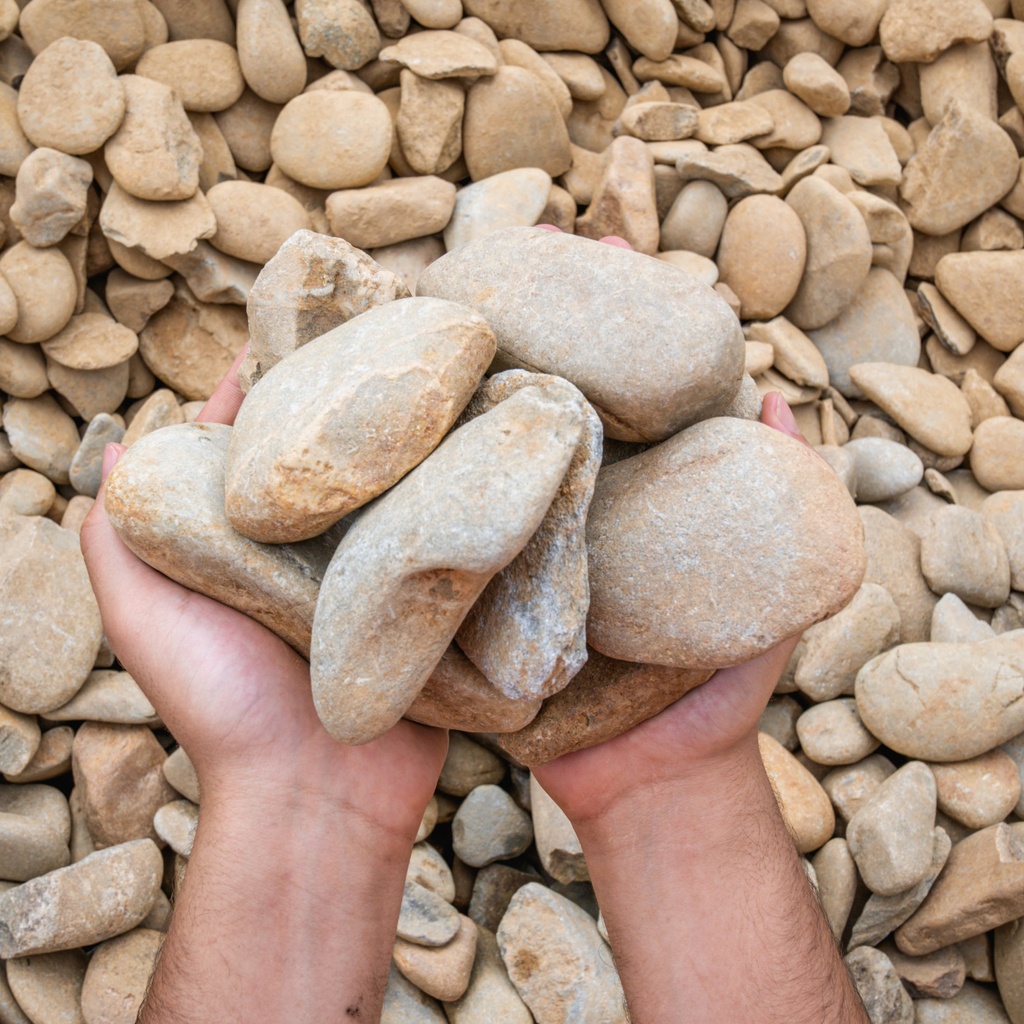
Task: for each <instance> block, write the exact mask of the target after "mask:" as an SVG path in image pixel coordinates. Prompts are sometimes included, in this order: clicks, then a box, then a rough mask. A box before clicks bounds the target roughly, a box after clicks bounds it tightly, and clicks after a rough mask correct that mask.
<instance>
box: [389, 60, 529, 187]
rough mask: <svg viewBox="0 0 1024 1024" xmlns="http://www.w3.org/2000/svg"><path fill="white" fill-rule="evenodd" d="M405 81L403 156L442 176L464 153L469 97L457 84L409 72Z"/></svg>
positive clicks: (422, 171)
mask: <svg viewBox="0 0 1024 1024" xmlns="http://www.w3.org/2000/svg"><path fill="white" fill-rule="evenodd" d="M522 45H523V46H525V45H526V44H525V43H524V44H522ZM526 48H527V49H529V47H526ZM538 59H539V58H538ZM545 66H546V65H545ZM401 81H402V92H401V103H400V105H399V108H398V118H397V120H396V122H395V129H396V131H397V133H398V143H399V144H400V145H401V148H402V155H403V156H404V157H405V159H406V160H407V161H408V162H409V166H410V167H411V168H412V169H413V170H414V171H416V172H418V173H419V174H439V173H440V172H441V171H445V170H447V169H448V168H449V167H451V165H452V164H453V163H455V161H456V160H457V159H458V158H459V156H460V155H461V153H462V119H463V114H464V112H465V108H466V93H465V91H464V90H463V88H462V87H461V86H460V85H459V84H458V83H457V82H450V81H448V82H445V81H441V82H437V81H431V80H430V79H428V78H421V77H420V76H419V75H417V74H416V73H415V72H413V71H409V70H408V69H407V68H403V69H402V77H401Z"/></svg>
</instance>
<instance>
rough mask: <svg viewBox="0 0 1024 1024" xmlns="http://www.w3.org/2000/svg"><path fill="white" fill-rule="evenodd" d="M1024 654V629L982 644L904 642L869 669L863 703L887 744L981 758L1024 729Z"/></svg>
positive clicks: (926, 753)
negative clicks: (967, 721) (966, 720)
mask: <svg viewBox="0 0 1024 1024" xmlns="http://www.w3.org/2000/svg"><path fill="white" fill-rule="evenodd" d="M1022 656H1024V633H1020V632H1014V633H1008V634H1005V635H1003V636H998V637H995V638H994V639H992V640H985V641H982V642H980V643H967V644H921V643H917V644H903V645H902V646H901V647H897V648H895V649H894V650H892V651H890V652H889V653H887V654H883V655H880V656H879V657H877V658H875V659H874V660H872V661H870V662H869V663H868V664H867V665H865V666H864V668H863V669H861V671H860V673H859V675H858V676H857V685H856V697H857V709H858V711H859V712H860V716H861V719H862V720H863V722H864V724H865V725H866V726H867V727H868V729H869V730H870V731H871V732H872V733H873V734H874V735H875V736H877V737H878V739H880V740H881V741H882V743H884V744H885V745H886V746H888V747H891V748H892V749H893V750H896V751H898V752H899V753H901V754H906V755H907V756H908V757H920V758H922V759H924V760H929V761H963V760H966V759H968V758H971V757H976V756H978V755H979V754H984V753H986V752H987V751H989V750H992V749H993V747H997V746H999V744H1000V743H1005V742H1006V741H1007V740H1009V739H1011V738H1012V737H1014V736H1016V735H1018V734H1019V733H1021V732H1024V701H1022V700H1021V699H1020V697H1021V693H1022V686H1024V677H1022V676H1021V671H1020V666H1021V658H1022ZM964 708H970V709H971V710H970V714H971V721H972V723H974V725H973V727H972V728H971V729H970V730H965V729H964V728H963V721H962V715H963V713H964V712H963V709H964Z"/></svg>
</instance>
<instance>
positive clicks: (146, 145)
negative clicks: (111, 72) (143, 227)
mask: <svg viewBox="0 0 1024 1024" xmlns="http://www.w3.org/2000/svg"><path fill="white" fill-rule="evenodd" d="M120 81H121V84H122V86H123V87H124V93H125V115H124V120H123V121H122V122H121V125H120V127H119V128H118V129H117V131H116V132H115V133H114V134H113V135H112V136H111V137H110V138H109V139H108V140H107V143H106V145H105V146H104V147H103V156H104V159H105V161H106V165H107V167H108V168H109V170H110V173H111V174H112V175H113V176H114V180H115V181H116V182H117V183H118V185H120V186H121V188H123V189H124V190H125V191H126V192H128V193H129V194H131V195H133V196H135V197H136V198H138V199H152V200H168V199H188V198H189V197H190V196H193V195H194V194H195V192H196V189H197V188H198V186H199V165H200V163H201V162H202V146H201V145H200V142H199V138H198V136H197V135H196V133H195V132H194V131H193V130H192V125H191V123H190V122H189V119H188V117H187V116H186V115H185V110H184V108H183V107H182V105H181V100H180V99H179V98H178V96H177V94H176V93H175V91H174V90H173V89H171V88H170V87H169V86H167V85H164V84H163V83H162V82H158V81H155V80H153V79H150V78H144V77H142V76H141V75H122V76H121V79H120Z"/></svg>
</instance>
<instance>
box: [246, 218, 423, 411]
mask: <svg viewBox="0 0 1024 1024" xmlns="http://www.w3.org/2000/svg"><path fill="white" fill-rule="evenodd" d="M408 295H409V290H408V289H407V288H406V287H405V285H404V284H403V283H402V281H401V280H400V278H399V277H398V276H397V275H396V274H393V273H391V271H389V270H385V269H384V268H383V267H382V266H380V264H378V263H376V262H375V261H374V260H372V259H371V258H370V257H369V256H367V255H366V253H364V252H362V251H361V250H359V249H357V248H355V246H352V245H350V244H349V243H348V242H346V241H345V240H344V239H342V238H331V237H330V236H328V235H321V234H318V233H317V232H315V231H306V230H303V231H296V232H295V234H294V235H292V236H291V238H289V239H288V241H286V242H285V243H284V245H282V246H281V248H280V249H278V250H277V254H276V255H275V256H274V257H273V259H271V260H270V261H269V262H268V263H267V264H266V265H265V266H264V268H263V269H262V270H261V271H260V274H259V277H257V278H256V283H255V284H254V285H253V287H252V289H251V291H250V292H249V298H248V301H247V303H246V312H247V313H248V316H249V335H250V337H251V339H252V341H251V344H250V347H249V352H248V354H247V355H246V357H245V360H244V361H243V363H242V366H241V370H240V371H239V381H240V383H241V385H242V387H243V388H244V389H245V390H246V391H248V390H249V388H250V387H252V385H253V384H255V383H256V381H258V380H259V379H260V377H262V376H263V374H265V373H266V372H267V371H268V370H269V369H270V368H271V367H272V366H273V365H274V364H275V363H278V362H280V360H281V359H283V358H284V357H285V356H286V355H288V353H289V352H294V351H295V350H296V349H297V348H301V347H302V346H303V345H305V344H306V342H308V341H312V340H313V339H314V338H319V337H320V335H321V334H326V333H327V332H328V331H329V330H331V329H332V328H334V327H337V326H339V325H340V324H343V323H344V322H345V321H346V320H351V319H352V317H354V316H358V315H359V314H360V313H365V312H366V311H367V310H368V309H373V308H374V307H375V306H382V305H384V304H385V303H387V302H391V301H392V300H394V299H402V298H407V297H408Z"/></svg>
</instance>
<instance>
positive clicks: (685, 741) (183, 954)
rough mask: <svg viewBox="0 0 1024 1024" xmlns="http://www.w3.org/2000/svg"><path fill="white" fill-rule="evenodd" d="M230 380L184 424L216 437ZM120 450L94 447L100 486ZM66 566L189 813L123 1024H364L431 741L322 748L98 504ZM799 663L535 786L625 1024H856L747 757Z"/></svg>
mask: <svg viewBox="0 0 1024 1024" xmlns="http://www.w3.org/2000/svg"><path fill="white" fill-rule="evenodd" d="M615 241H616V242H619V241H621V240H615ZM622 244H625V243H622ZM239 361H240V359H239ZM237 365H238V361H236V365H235V366H234V367H233V368H232V371H231V372H230V373H229V374H228V376H227V377H225V380H224V382H222V384H221V385H220V387H218V389H217V391H216V392H215V393H214V395H213V396H212V397H211V399H210V401H209V403H208V404H207V406H206V408H205V409H204V410H203V413H202V414H201V417H200V418H201V419H203V420H205V421H207V422H221V423H231V422H232V421H233V420H234V416H235V414H236V413H237V411H238V408H239V406H240V404H241V401H242V393H241V391H240V389H239V388H238V384H237ZM762 421H763V422H764V423H766V424H767V425H768V426H771V427H774V428H775V429H778V430H781V431H783V432H784V433H787V434H789V435H791V436H793V437H797V438H799V436H800V435H799V431H798V430H797V429H796V424H795V422H794V421H793V418H792V414H791V413H790V411H789V409H788V407H787V406H786V404H785V402H784V401H783V400H782V399H781V396H776V395H769V396H767V397H766V399H765V402H764V411H763V413H762ZM121 451H123V449H121V448H120V446H118V445H110V446H108V448H107V451H106V452H105V457H104V478H105V477H106V474H107V473H108V472H109V470H110V468H111V467H112V466H113V464H114V463H115V462H116V460H117V458H118V457H119V456H120V454H121ZM82 546H83V551H84V553H85V557H86V563H87V565H88V567H89V572H90V575H91V577H92V580H93V584H94V587H95V589H96V593H97V597H98V599H99V602H100V607H101V610H102V612H103V620H104V624H105V627H106V632H107V637H108V639H109V641H110V644H111V646H112V648H113V649H114V651H115V652H116V653H117V656H118V658H119V660H120V661H121V663H122V664H123V665H124V667H125V668H126V669H127V670H128V671H129V672H131V674H132V675H133V676H134V678H135V679H136V681H137V682H138V683H139V685H140V686H141V687H142V689H143V690H144V691H145V692H146V694H147V696H148V697H149V698H150V700H151V701H152V703H153V705H154V706H155V707H156V709H157V711H158V712H159V714H160V716H161V718H162V719H163V721H164V722H165V723H166V725H167V727H168V728H169V729H170V730H171V732H172V733H173V735H174V736H175V738H176V739H177V740H178V741H179V742H180V743H181V744H182V746H183V747H184V748H185V750H186V751H187V753H188V754H189V756H190V758H191V759H192V761H193V763H194V764H195V766H196V771H197V773H198V776H199V782H200V788H201V791H202V815H201V819H200V824H199V828H198V831H197V834H196V838H195V844H194V846H193V852H192V856H191V858H190V861H189V866H188V871H187V873H186V876H185V880H184V883H183V885H182V887H181V890H180V892H179V893H178V896H177V899H176V903H175V909H174V914H173V917H172V920H171V925H170V929H169V932H168V935H167V940H166V942H165V944H164V947H163V951H162V953H161V956H160V959H159V962H158V965H157V969H156V972H155V974H154V976H153V980H152V984H151V988H150V992H149V994H148V996H147V999H146V1003H145V1006H144V1008H143V1011H142V1014H141V1016H140V1018H139V1019H140V1021H142V1022H143V1024H177V1022H185V1021H187V1022H189V1024H207V1022H209V1024H214V1022H217V1024H230V1022H234V1021H238V1022H243V1021H244V1022H246V1024H253V1022H263V1021H266V1022H267V1024H278V1022H280V1021H284V1020H288V1021H292V1022H295V1024H320V1022H324V1024H327V1022H330V1024H337V1022H340V1021H350V1020H351V1021H363V1022H374V1021H377V1020H378V1019H379V1016H380V1011H381V1004H382V1000H383V995H384V989H385V985H386V979H387V972H388V963H389V960H390V956H391V948H392V944H393V941H394V935H395V927H396V923H397V920H398V911H399V906H400V903H401V897H402V883H403V882H404V879H405V872H406V867H407V865H408V861H409V856H410V853H411V850H412V845H413V840H414V838H415V834H416V831H417V827H418V825H419V822H420V819H421V817H422V814H423V811H424V809H425V807H426V804H427V801H428V800H429V798H430V796H431V794H432V793H433V791H434V787H435V785H436V782H437V778H438V774H439V772H440V769H441V765H442V763H443V761H444V756H445V751H446V749H447V735H446V733H445V732H444V731H442V730H439V729H431V728H427V727H425V726H421V725H416V724H414V723H411V722H406V721H402V722H400V723H399V724H398V725H397V726H395V727H394V728H393V729H392V730H390V731H389V732H388V733H386V734H385V735H384V736H381V737H380V738H379V739H377V740H375V741H373V742H372V743H369V744H366V745H365V746H360V747H349V746H345V745H343V744H340V743H338V742H336V741H335V740H333V739H332V738H331V737H330V736H329V735H328V734H327V732H326V731H325V730H324V728H323V726H322V725H321V724H320V722H319V720H318V719H317V717H316V713H315V711H314V708H313V702H312V698H311V696H310V685H309V666H308V664H307V663H306V662H305V661H304V660H303V659H302V658H301V657H300V656H299V655H297V654H296V653H295V652H294V651H293V650H292V649H291V648H289V647H288V646H287V645H286V644H285V643H284V642H283V641H282V640H280V639H279V638H278V637H276V636H275V635H274V634H273V633H271V632H270V631H269V630H267V629H266V628H265V627H263V626H261V625H260V624H259V623H257V622H255V621H254V620H252V619H249V618H248V617H246V616H245V615H243V614H242V613H240V612H237V611H234V610H232V609H230V608H227V607H225V606H223V605H221V604H218V603H217V602H215V601H213V600H211V599H210V598H207V597H203V596H202V595H199V594H196V593H193V592H191V591H189V590H186V589H185V588H183V587H181V586H179V585H178V584H176V583H174V582H172V581H171V580H169V579H167V578H166V577H165V576H163V575H162V574H160V573H159V572H157V571H156V570H154V569H152V568H150V567H149V566H147V565H145V564H144V563H143V562H141V561H140V560H139V559H137V558H136V557H135V556H134V555H133V554H132V553H131V552H130V551H129V550H128V549H127V548H126V547H125V546H124V545H123V544H122V543H121V541H120V539H119V538H118V536H117V534H116V533H115V531H114V529H113V527H112V526H111V525H110V523H109V521H108V519H107V517H106V514H105V512H104V508H103V490H102V488H101V491H100V494H99V497H98V500H97V502H96V505H95V506H94V508H93V511H92V512H91V513H90V515H89V517H88V518H87V520H86V522H85V524H84V526H83V528H82ZM795 643H796V638H795V637H794V638H792V639H790V640H788V641H786V642H785V643H783V644H781V645H780V646H779V647H776V648H775V649H774V650H772V651H769V652H767V653H766V654H764V655H762V656H761V657H760V658H758V659H756V660H755V661H752V662H750V663H748V664H746V665H742V666H739V667H736V668H731V669H725V670H722V671H719V672H717V673H716V674H715V676H714V677H713V678H712V679H711V680H709V681H708V682H707V683H705V684H704V685H703V686H701V687H699V688H698V689H697V690H694V691H692V692H691V693H689V694H687V695H686V696H685V697H683V698H682V699H681V700H680V701H677V702H676V703H675V704H673V705H672V706H671V707H670V708H668V709H667V710H666V711H664V712H662V713H661V714H660V715H658V716H657V717H656V718H653V719H651V720H649V721H648V722H645V723H643V724H642V725H640V726H638V727H636V728H635V729H633V730H631V731H630V732H629V733H627V734H625V735H623V736H620V737H618V738H617V739H614V740H611V741H609V742H607V743H604V744H601V745H600V746H597V747H593V748H591V749H589V750H585V751H580V752H577V753H575V754H570V755H567V756H565V757H562V758H560V759H558V760H557V761H554V762H552V763H551V764H549V765H546V766H543V767H538V768H537V770H536V774H537V778H538V781H539V782H540V783H541V784H542V785H543V786H544V788H545V789H546V790H547V791H548V792H549V793H550V794H551V796H552V797H553V798H554V799H555V800H556V801H557V802H558V803H559V804H560V806H561V807H562V809H563V810H564V811H565V812H566V814H567V815H568V816H569V818H570V820H571V821H572V822H573V825H574V826H575V828H576V830H577V832H578V834H579V836H580V840H581V842H582V844H583V848H584V852H585V854H586V858H587V864H588V866H589V869H590V873H591V876H592V879H593V882H594V887H595V891H596V894H597V897H598V900H599V902H600V905H601V908H602V911H603V913H604V915H605V918H606V920H607V924H608V929H609V933H610V937H611V941H612V947H613V950H614V954H615V960H616V965H617V967H618V968H619V972H620V975H621V977H622V982H623V986H624V990H625V994H626V998H627V1002H628V1004H629V1009H630V1014H631V1020H632V1021H633V1022H634V1024H669V1022H676V1021H679V1020H681V1019H684V1018H685V1019H686V1020H687V1021H688V1022H694V1024H696V1022H704V1021H707V1022H711V1021H715V1022H721V1021H725V1020H732V1021H745V1022H750V1024H762V1022H763V1024H769V1022H772V1024H775V1022H778V1024H800V1022H802V1021H805V1020H806V1021H808V1022H810V1021H815V1022H834V1024H865V1022H866V1021H867V1017H866V1015H865V1013H864V1010H863V1008H862V1006H861V1005H860V1001H859V999H858V998H857V996H856V994H855V992H854V990H853V987H852V985H851V983H850V981H849V977H848V975H847V974H846V971H845V969H844V968H843V965H842V961H841V959H840V957H839V954H838V951H837V949H836V947H835V943H834V942H833V940H832V936H831V933H830V931H829V928H828V925H827V924H826V922H825V919H824V917H823V915H822V913H821V911H820V909H819V908H818V905H817V903H816V902H815V899H814V897H813V894H812V892H811V890H810V887H809V885H808V884H807V882H806V879H805V876H804V874H803V870H802V868H801V866H800V862H799V858H798V855H797V852H796V849H795V847H794V845H793V842H792V840H791V839H790V837H789V835H788V833H787V831H786V828H785V825H784V823H783V821H782V818H781V816H780V815H779V812H778V808H777V805H776V802H775V799H774V796H773V794H772V791H771V788H770V786H769V783H768V780H767V778H766V777H765V774H764V770H763V768H762V765H761V760H760V756H759V755H758V751H757V722H758V717H759V715H760V713H761V711H762V710H763V708H764V705H765V703H766V701H767V700H768V697H769V696H770V695H771V692H772V689H773V687H774V685H775V682H776V680H777V679H778V677H779V674H780V673H781V671H782V668H783V667H784V665H785V663H786V660H787V658H788V657H789V654H790V652H791V650H792V648H793V646H794V645H795Z"/></svg>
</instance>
